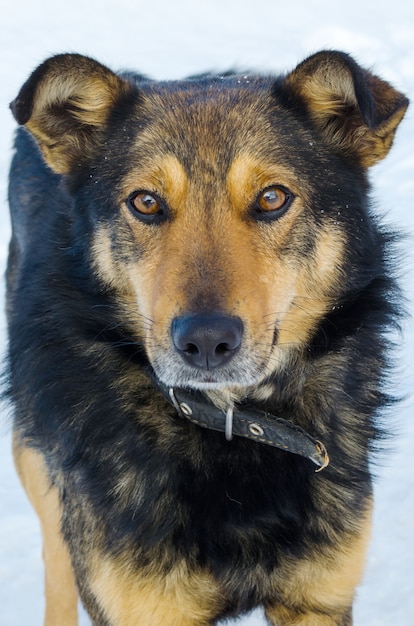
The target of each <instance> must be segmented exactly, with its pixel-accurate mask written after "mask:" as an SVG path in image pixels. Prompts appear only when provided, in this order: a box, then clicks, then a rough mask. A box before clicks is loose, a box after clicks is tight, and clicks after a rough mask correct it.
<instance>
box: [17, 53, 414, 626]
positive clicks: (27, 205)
mask: <svg viewBox="0 0 414 626" xmlns="http://www.w3.org/2000/svg"><path fill="white" fill-rule="evenodd" d="M407 106H408V100H407V99H406V98H405V96H404V95H402V94H401V93H399V92H398V91H396V90H395V89H394V88H393V87H392V86H391V85H389V84H388V83H387V82H385V81H384V80H382V79H380V78H378V77H377V76H375V75H374V74H372V73H371V72H370V71H367V70H365V69H363V68H361V67H360V66H359V65H358V64H357V62H356V61H355V60H353V59H352V58H351V57H350V56H349V55H347V54H346V53H343V52H338V51H321V52H318V53H316V54H314V55H312V56H310V57H309V58H307V59H305V60H304V61H303V62H302V63H300V64H299V65H298V66H297V67H296V69H294V70H293V71H291V72H289V73H286V74H284V75H280V76H267V75H266V76H265V75H259V74H257V75H256V74H240V75H239V74H231V73H230V74H224V75H222V76H210V75H203V76H199V77H193V78H190V79H186V80H182V81H171V82H157V81H152V80H149V79H147V78H145V77H144V76H140V75H134V74H132V73H119V74H116V73H114V72H112V71H111V70H110V69H108V68H106V67H104V66H103V65H101V64H100V63H98V62H97V61H95V60H93V59H90V58H88V57H85V56H81V55H77V54H62V55H58V56H54V57H52V58H50V59H48V60H46V61H45V62H44V63H43V64H42V65H40V67H38V68H37V69H36V70H35V71H34V72H33V74H32V75H31V76H30V77H29V79H28V80H27V82H26V83H25V84H24V85H23V87H22V89H21V91H20V93H19V95H18V96H17V98H16V99H15V100H14V102H13V103H12V104H11V109H12V112H13V114H14V116H15V119H16V120H17V122H18V123H19V124H20V125H21V126H23V127H24V128H21V129H19V130H18V134H17V138H16V143H15V154H14V157H13V162H12V166H11V173H10V192H9V200H10V208H11V216H12V238H11V243H10V253H9V263H8V270H7V286H8V299H7V315H8V325H9V355H8V380H9V385H8V395H9V398H10V402H11V403H12V404H13V407H14V438H13V441H14V457H15V461H16V467H17V471H18V473H19V476H20V478H21V481H22V483H23V485H24V487H25V489H26V492H27V494H28V497H29V499H30V501H31V503H32V504H33V506H34V509H35V510H36V512H37V514H38V516H39V519H40V523H41V529H42V535H43V543H44V553H43V556H44V561H45V567H46V590H45V593H46V617H45V624H46V626H75V625H76V624H77V623H78V622H77V619H78V618H77V600H78V597H80V598H81V601H82V603H83V605H84V607H85V609H86V611H87V612H88V614H89V616H90V618H91V620H92V623H93V624H95V625H96V626H98V625H99V626H132V625H133V626H138V625H142V626H149V625H151V626H161V625H162V626H206V625H208V624H214V623H217V621H219V620H222V619H226V618H230V617H235V616H239V615H242V614H243V613H246V612H247V611H250V610H252V609H253V608H254V607H257V606H262V607H263V608H264V611H265V615H266V618H267V619H268V621H269V623H271V624H273V625H275V626H276V625H277V626H287V625H290V626H293V625H294V626H350V625H351V624H352V605H353V598H354V594H355V588H356V587H357V585H358V584H359V582H360V580H361V576H362V573H363V568H364V560H365V555H366V550H367V545H368V543H369V537H370V527H371V513H372V505H373V498H372V479H371V473H370V462H371V456H372V452H373V451H374V450H375V448H376V446H377V444H378V441H379V438H380V437H381V436H382V434H383V431H382V428H381V426H380V423H379V416H380V414H381V411H383V409H384V408H385V407H387V406H388V405H389V404H390V402H391V400H392V399H391V398H390V397H389V395H388V393H387V392H386V390H385V388H384V382H385V379H386V376H387V372H388V367H389V346H388V341H387V336H386V333H387V331H388V330H389V328H390V326H392V325H393V324H395V323H396V321H397V320H398V318H399V316H400V314H401V311H400V305H399V302H400V294H399V287H398V284H397V283H396V280H395V277H394V268H393V262H392V246H393V243H394V239H395V237H394V235H393V234H392V233H390V232H388V231H387V230H386V229H385V228H384V227H383V226H382V225H381V223H380V220H379V219H378V217H377V216H376V215H375V214H374V213H373V210H372V207H371V205H370V199H369V180H368V175H367V172H368V169H369V168H370V167H371V166H373V165H374V164H375V163H377V162H378V161H380V160H381V159H382V158H384V157H385V156H386V154H387V153H388V151H389V149H390V147H391V145H392V142H393V138H394V135H395V132H396V129H397V127H398V125H399V123H400V121H401V120H402V118H403V116H404V113H405V111H406V108H407Z"/></svg>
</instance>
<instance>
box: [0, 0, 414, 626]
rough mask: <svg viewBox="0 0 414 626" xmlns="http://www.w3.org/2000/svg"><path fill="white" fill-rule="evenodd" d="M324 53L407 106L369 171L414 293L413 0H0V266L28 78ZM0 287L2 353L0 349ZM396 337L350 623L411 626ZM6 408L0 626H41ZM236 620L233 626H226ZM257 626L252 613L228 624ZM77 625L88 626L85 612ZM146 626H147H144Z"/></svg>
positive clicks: (411, 517) (31, 520)
mask: <svg viewBox="0 0 414 626" xmlns="http://www.w3.org/2000/svg"><path fill="white" fill-rule="evenodd" d="M322 48H336V49H342V50H345V51H348V52H350V53H351V54H353V55H354V56H355V57H356V59H357V60H358V61H359V62H360V63H361V64H363V65H364V66H366V67H371V68H373V69H374V70H375V71H376V72H377V73H378V74H379V75H381V76H382V77H384V78H386V79H387V80H389V81H391V82H392V83H393V84H394V85H395V86H397V87H398V88H399V89H400V90H402V91H404V92H405V93H407V94H408V96H409V97H411V100H412V101H413V106H412V109H411V110H409V112H408V115H407V117H406V119H405V121H404V122H403V124H402V126H401V128H400V130H399V132H398V136H397V140H396V142H395V145H394V148H393V150H392V152H391V154H390V155H389V157H388V158H387V159H386V160H385V161H384V162H383V163H381V164H380V165H378V166H376V167H375V168H374V169H373V171H372V174H371V178H372V182H373V184H374V198H375V200H376V202H377V204H378V210H379V212H380V213H381V214H383V215H384V216H385V219H386V221H387V222H389V223H392V224H395V225H396V226H397V227H399V228H401V229H402V230H403V231H404V232H405V233H407V234H408V238H407V241H406V243H405V244H404V245H403V247H402V264H401V275H402V282H403V285H404V288H405V291H406V295H407V297H408V299H409V308H410V309H411V310H412V301H413V296H414V263H413V259H414V257H413V254H412V250H413V247H414V239H413V233H414V206H413V196H414V193H413V192H414V123H413V120H414V2H413V1H412V0H393V1H391V2H390V1H389V0H388V1H385V0H341V1H340V2H339V1H336V0H285V1H284V2H281V1H280V0H252V1H248V0H210V1H209V2H207V1H205V2H204V1H202V0H198V1H197V0H165V1H163V0H116V1H111V0H70V1H67V2H61V1H60V0H37V1H36V0H0V265H1V268H0V269H1V271H2V272H3V268H4V265H5V260H6V254H7V241H8V237H9V220H8V210H7V202H6V198H7V172H8V166H9V161H10V156H11V143H12V136H13V131H14V128H15V124H14V121H13V119H12V116H11V114H10V112H9V110H8V103H9V102H10V101H11V100H12V99H13V98H14V97H15V95H16V94H17V92H18V90H19V88H20V86H21V85H22V83H23V82H24V81H25V80H26V78H27V77H28V75H29V73H30V72H31V71H32V70H33V69H34V67H35V66H36V65H37V64H38V63H40V62H41V61H42V60H44V59H45V58H46V57H47V56H49V55H51V54H55V53H57V52H63V51H70V52H82V53H84V54H88V55H90V56H94V57H96V58H97V59H99V60H100V61H101V62H103V63H105V64H107V65H109V66H110V67H112V68H113V69H121V68H122V69H124V68H133V69H137V70H139V71H141V72H143V73H145V74H148V75H151V76H153V77H155V78H167V79H170V78H180V77H183V76H186V75H188V74H192V73H197V72H201V71H205V70H213V71H215V70H217V71H221V70H223V69H227V68H239V69H241V70H252V69H259V70H264V71H267V72H276V73H277V72H279V71H286V70H289V69H291V68H293V67H294V66H295V65H296V63H297V62H299V61H300V60H302V58H304V57H305V56H307V55H308V54H310V53H312V52H315V51H317V50H319V49H322ZM3 292H4V290H3V285H2V284H1V296H0V309H1V313H0V350H1V353H3V352H4V348H5V330H4V328H5V322H4V315H3V313H2V310H3V302H4V295H3ZM403 330H404V333H403V336H402V337H398V338H397V339H398V343H399V344H400V349H399V352H398V359H399V368H398V372H397V375H396V377H395V379H394V384H393V390H395V391H396V392H397V393H400V392H402V393H404V394H406V396H407V397H406V400H405V401H404V402H403V403H402V404H401V405H400V406H399V408H397V410H396V415H395V419H394V422H393V428H395V430H396V432H397V431H398V436H397V437H396V438H395V440H394V442H393V447H392V450H391V451H390V453H389V454H388V455H387V456H386V457H385V458H384V459H382V462H381V465H380V467H379V468H378V470H377V471H378V479H377V481H376V508H375V518H374V529H373V540H372V545H371V549H370V553H369V558H368V565H367V570H366V575H365V578H364V581H363V584H362V585H361V587H360V588H359V590H358V595H357V601H356V607H355V626H413V624H414V549H413V547H414V546H413V543H414V542H413V537H414V471H413V463H414V420H413V416H412V413H413V406H414V400H413V390H414V380H413V379H414V376H413V370H414V332H413V323H412V322H411V321H409V320H408V321H406V322H405V323H404V329H403ZM9 450H10V424H9V415H8V412H7V410H5V409H4V410H3V411H2V412H1V413H0V625H1V626H40V625H41V624H42V614H43V590H42V588H43V581H42V578H43V570H42V564H41V545H40V537H39V530H38V524H37V520H36V518H35V516H34V515H33V513H32V511H31V509H30V507H29V504H28V503H27V501H26V498H25V496H24V494H23V492H22V489H21V487H20V485H19V483H18V481H17V479H16V477H15V473H14V469H13V465H12V461H11V456H10V451H9ZM232 623H233V622H232ZM238 623H239V624H240V625H243V626H259V625H263V624H265V621H264V618H263V616H262V613H261V612H260V611H255V612H254V613H252V614H251V615H249V616H246V617H244V618H243V619H241V620H240V621H239V622H238ZM81 624H82V626H86V625H87V624H89V622H88V619H87V618H86V616H85V615H82V617H81ZM148 626H150V625H148Z"/></svg>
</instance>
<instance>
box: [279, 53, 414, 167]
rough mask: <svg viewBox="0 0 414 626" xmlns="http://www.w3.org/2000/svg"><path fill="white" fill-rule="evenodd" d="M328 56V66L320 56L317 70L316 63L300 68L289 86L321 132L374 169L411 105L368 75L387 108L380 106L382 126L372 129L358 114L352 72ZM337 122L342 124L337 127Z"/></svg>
mask: <svg viewBox="0 0 414 626" xmlns="http://www.w3.org/2000/svg"><path fill="white" fill-rule="evenodd" d="M325 54H326V60H325V62H323V61H322V60H321V56H320V57H319V59H318V65H317V66H316V64H315V61H311V62H310V63H309V62H308V63H307V62H304V63H302V64H300V65H299V66H298V67H297V68H296V69H295V70H294V71H293V72H292V73H291V74H290V75H289V76H288V77H287V83H288V84H289V85H290V86H291V87H292V88H293V89H294V91H295V92H296V93H299V94H300V95H301V96H302V97H303V98H304V100H305V102H306V103H307V105H308V109H309V113H310V115H311V117H312V118H313V120H314V122H315V123H316V125H317V127H318V128H319V129H320V130H321V132H322V133H323V134H324V135H325V136H327V137H328V139H329V140H330V141H331V142H332V143H333V144H336V145H337V146H338V148H340V149H341V150H342V151H348V152H349V154H350V155H351V154H356V155H357V156H358V157H359V160H360V163H361V165H362V166H363V167H366V168H368V167H371V166H372V165H375V163H377V162H378V161H380V160H381V159H383V158H384V157H385V156H386V155H387V153H388V152H389V150H390V148H391V145H392V142H393V140H394V136H395V132H396V130H397V127H398V125H399V123H400V122H401V120H402V118H403V117H404V114H405V111H406V110H407V106H408V101H407V100H406V99H405V98H404V97H403V96H402V95H401V94H400V93H398V92H396V91H395V90H393V89H392V88H391V87H390V86H389V85H388V84H387V83H386V82H385V81H382V80H381V79H379V78H378V77H376V76H374V75H372V74H370V73H369V72H365V76H364V80H365V81H366V82H369V83H371V86H372V91H373V93H374V94H376V95H377V96H378V103H381V102H386V108H385V107H383V106H382V107H381V105H380V109H379V111H378V113H380V114H381V118H382V120H383V121H382V123H381V124H380V125H379V126H376V127H375V128H370V127H368V126H367V125H366V124H365V123H364V122H363V120H362V119H361V117H360V115H359V112H358V103H357V98H356V95H355V88H354V85H353V79H352V75H351V73H350V71H349V69H348V68H346V67H345V66H344V65H343V62H342V61H341V62H338V61H336V62H335V60H334V59H333V58H332V56H331V55H330V54H329V53H325ZM380 96H381V97H380ZM376 106H378V105H376ZM343 116H345V117H346V118H347V123H346V124H345V125H344V124H343V121H342V120H341V118H342V117H343ZM335 118H337V119H338V120H341V121H340V122H339V123H338V124H336V123H334V120H335Z"/></svg>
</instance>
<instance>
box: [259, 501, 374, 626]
mask: <svg viewBox="0 0 414 626" xmlns="http://www.w3.org/2000/svg"><path fill="white" fill-rule="evenodd" d="M371 526H372V502H370V503H369V505H368V507H367V512H366V515H365V518H363V519H362V521H361V524H360V530H359V532H358V533H357V534H356V535H353V536H351V537H350V538H349V539H348V540H345V541H344V542H343V544H342V545H341V546H338V547H335V548H334V549H332V550H331V551H328V552H327V553H325V554H320V555H315V558H314V559H309V560H306V561H304V562H302V563H296V564H295V569H294V575H293V576H292V578H289V574H287V576H286V577H284V576H283V571H282V572H280V577H281V578H283V581H284V587H283V591H282V598H283V601H284V606H281V605H276V606H274V607H268V608H267V611H266V614H267V616H268V617H269V619H271V620H272V623H273V624H275V626H277V625H278V624H287V625H289V626H290V625H292V626H347V624H348V621H347V620H348V617H350V613H349V611H350V607H351V606H352V602H353V597H354V593H355V588H356V586H357V585H358V584H359V583H360V582H361V578H362V574H363V569H364V565H365V559H366V553H367V549H368V544H369V540H370V538H371ZM282 569H283V568H282ZM288 571H289V570H288ZM296 606H297V607H301V610H298V611H295V609H294V608H289V607H296ZM304 607H306V608H307V609H308V612H307V613H306V614H304V613H303V610H304ZM324 614H325V615H324ZM351 623H352V622H349V624H351Z"/></svg>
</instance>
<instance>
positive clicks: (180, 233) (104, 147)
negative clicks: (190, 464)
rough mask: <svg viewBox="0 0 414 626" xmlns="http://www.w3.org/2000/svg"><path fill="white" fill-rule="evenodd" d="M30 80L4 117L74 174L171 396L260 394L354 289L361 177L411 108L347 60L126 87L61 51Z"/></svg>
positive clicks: (101, 260)
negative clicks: (261, 74) (194, 391)
mask: <svg viewBox="0 0 414 626" xmlns="http://www.w3.org/2000/svg"><path fill="white" fill-rule="evenodd" d="M318 56H319V58H318ZM48 64H49V65H48ZM80 66H82V73H80V72H79V71H77V70H79V67H80ZM62 69H66V70H67V71H66V74H63V73H62ZM358 73H359V74H361V76H362V75H364V78H365V79H366V80H365V82H366V83H367V84H368V83H370V87H369V88H368V86H367V87H364V88H365V89H366V90H367V91H368V89H370V97H371V99H372V100H373V101H374V100H376V102H375V104H376V110H375V114H374V113H373V112H371V113H370V112H369V111H368V110H366V109H363V108H362V104H361V102H362V101H363V98H362V95H361V93H360V91H361V90H362V86H361V85H360V84H359V83H361V76H360V75H359V74H358ZM35 74H36V73H35ZM35 74H34V75H33V76H32V78H31V79H29V81H28V83H27V85H28V86H27V87H26V93H28V90H31V94H32V98H33V100H32V102H31V104H30V107H29V106H28V105H27V102H26V101H25V100H24V97H23V96H24V94H23V96H22V95H20V96H19V98H20V99H19V98H18V99H17V100H16V101H15V103H14V112H15V115H16V117H17V119H18V120H19V121H21V122H25V123H26V125H27V127H28V128H29V130H31V132H32V133H33V134H34V135H35V137H36V138H37V139H38V141H39V144H40V146H41V148H42V150H43V153H44V155H45V158H46V159H47V161H48V162H49V164H50V165H51V166H52V168H54V169H55V170H56V171H58V172H60V173H63V174H70V175H72V176H73V175H74V172H76V170H77V169H79V163H81V165H82V168H81V170H82V173H81V175H80V179H82V183H81V186H80V188H81V191H80V192H79V193H80V197H81V198H82V200H81V201H82V202H85V198H87V199H88V200H87V202H88V210H89V211H90V215H91V219H90V223H91V224H92V223H93V224H94V227H93V234H92V240H91V250H92V253H91V257H92V262H93V266H94V270H95V271H96V272H97V274H98V275H99V277H100V280H101V281H102V282H103V283H105V285H107V286H108V287H110V288H111V289H114V290H115V291H116V293H117V294H118V298H119V301H120V302H121V303H122V310H123V315H124V316H125V317H126V318H127V321H128V323H129V325H130V328H131V329H132V332H133V334H134V335H135V336H136V337H137V338H139V339H140V340H141V341H142V342H143V344H144V346H145V349H146V352H147V354H148V357H149V360H150V362H151V364H152V366H153V367H154V370H155V372H156V373H157V375H158V376H159V378H160V379H161V380H162V381H163V382H164V383H166V384H167V385H169V386H191V387H195V388H204V389H206V388H207V389H223V388H242V389H243V390H245V389H246V388H248V387H249V386H251V385H257V384H258V383H260V382H261V381H263V380H264V379H265V378H266V377H267V376H269V375H270V374H272V373H273V372H275V371H276V370H277V369H278V368H280V367H282V366H283V365H285V364H286V362H287V360H288V359H289V355H290V354H291V353H292V351H294V350H297V349H303V348H304V347H305V346H306V344H307V342H308V341H309V339H310V338H311V336H312V334H313V333H314V332H315V329H316V327H317V326H318V324H319V322H320V320H321V319H322V318H323V317H324V316H325V315H326V313H327V312H328V311H329V309H331V308H332V307H334V306H336V305H337V304H338V303H340V302H341V300H342V299H343V298H344V297H345V296H346V291H347V289H348V288H349V285H350V284H351V283H352V284H354V285H355V284H357V281H358V277H352V276H351V277H350V276H349V274H350V272H351V273H352V267H353V265H354V264H353V262H352V258H351V253H350V248H351V246H350V240H351V239H353V243H352V250H353V252H352V254H353V255H361V256H363V249H364V245H363V237H365V236H369V232H368V230H367V228H368V227H367V226H366V225H365V222H364V220H365V217H366V214H365V210H366V209H365V187H366V182H365V176H364V172H365V169H366V167H367V166H369V165H371V164H373V163H374V162H376V161H377V160H379V159H380V158H382V157H383V156H385V154H386V152H387V151H388V149H389V147H390V145H391V142H392V138H393V135H394V132H395V129H396V127H397V125H398V123H399V121H400V120H401V118H402V116H403V113H404V111H405V108H406V104H407V103H406V101H405V99H404V98H403V97H402V96H401V95H400V94H398V93H397V92H395V91H394V90H393V89H392V88H391V87H389V86H388V85H387V84H386V83H383V82H382V81H380V80H379V79H377V78H375V77H373V76H372V75H370V74H368V73H364V72H363V71H362V70H361V69H360V68H358V66H356V65H355V64H354V63H353V62H352V61H351V60H350V59H349V58H348V57H346V56H345V55H341V54H339V53H321V54H320V55H315V57H311V59H308V60H307V61H305V62H304V63H303V64H302V65H300V66H299V67H298V68H297V69H296V70H295V72H293V73H292V74H290V75H288V76H287V77H286V78H284V79H283V80H282V79H279V80H277V81H275V80H274V79H268V78H258V77H249V76H247V77H240V76H234V77H228V78H216V79H214V78H211V79H208V78H207V79H206V78H204V79H200V80H193V81H186V82H185V83H170V84H162V83H161V84H157V83H147V82H142V83H138V85H137V86H136V85H131V84H129V83H128V82H126V81H125V80H123V79H121V78H118V77H116V76H115V75H114V74H112V73H110V72H109V70H106V69H105V68H102V66H99V65H98V64H95V62H93V61H91V60H89V59H85V58H84V57H77V56H73V55H65V56H63V57H56V58H55V59H52V60H50V61H49V62H46V64H45V66H44V68H43V71H39V70H38V75H37V76H36V75H35ZM62 76H66V77H65V78H62ZM85 77H86V78H85ZM368 77H369V80H368ZM357 84H358V85H359V86H358V87H357ZM24 89H25V88H23V90H24ZM358 89H359V91H358ZM33 94H34V95H33ZM25 97H26V99H27V96H25ZM58 102H59V107H58V106H57V103H58ZM62 102H63V103H66V104H62ZM368 108H369V107H368ZM369 114H371V115H372V119H370V120H368V119H367V117H368V115H369ZM57 137H59V139H58V140H56V139H57ZM86 172H89V173H88V174H86ZM78 178H79V175H78ZM82 189H83V191H82ZM75 204H76V202H75Z"/></svg>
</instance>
